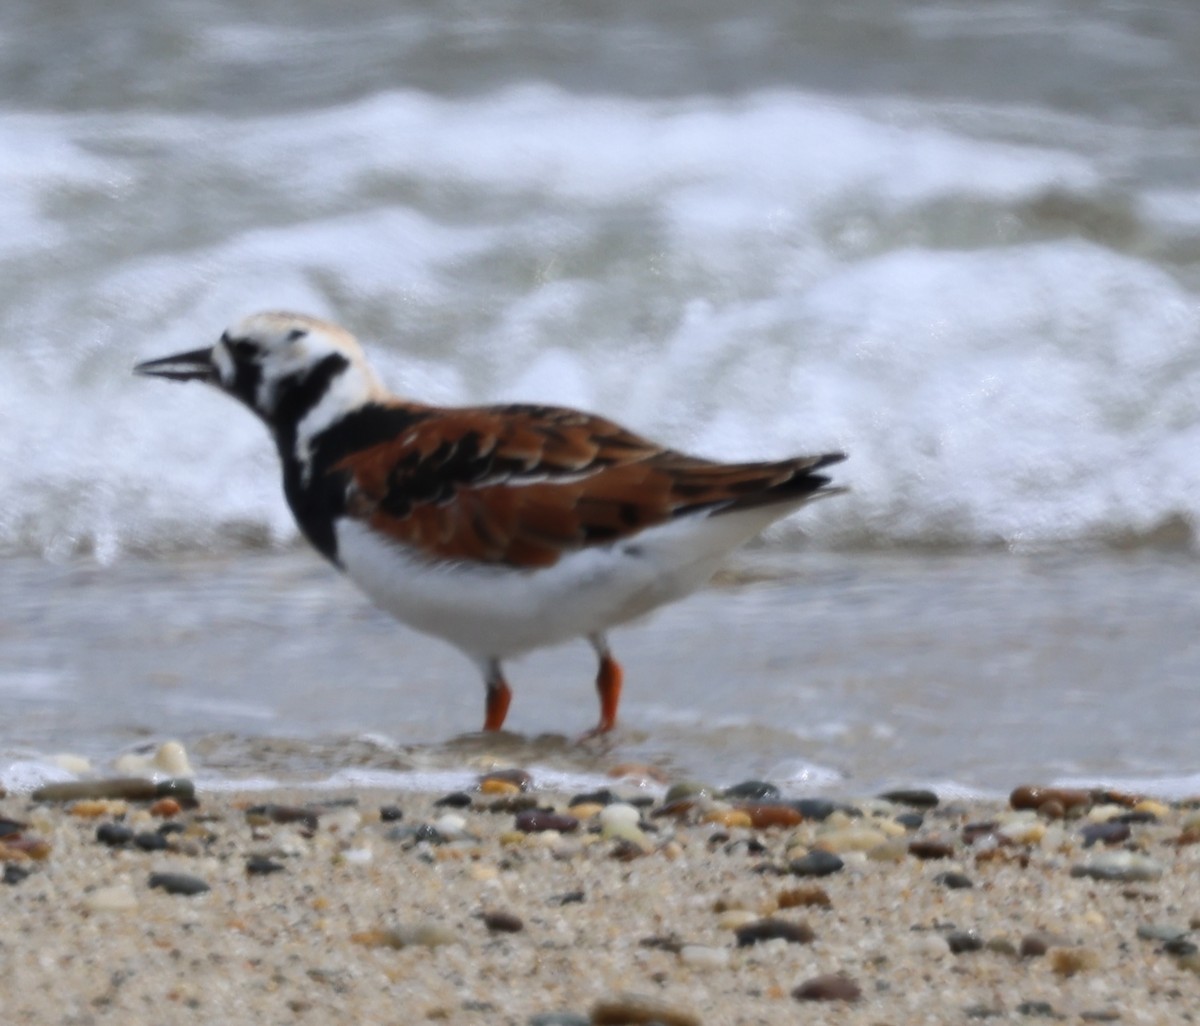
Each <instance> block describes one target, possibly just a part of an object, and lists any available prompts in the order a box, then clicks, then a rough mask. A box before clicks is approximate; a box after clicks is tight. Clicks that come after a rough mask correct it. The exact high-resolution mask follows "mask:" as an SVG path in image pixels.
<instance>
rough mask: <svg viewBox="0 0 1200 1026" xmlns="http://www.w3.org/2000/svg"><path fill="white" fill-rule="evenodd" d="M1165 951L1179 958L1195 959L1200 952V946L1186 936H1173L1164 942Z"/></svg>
mask: <svg viewBox="0 0 1200 1026" xmlns="http://www.w3.org/2000/svg"><path fill="white" fill-rule="evenodd" d="M1163 951H1165V952H1166V953H1167V954H1168V955H1174V956H1175V957H1176V958H1179V959H1194V958H1195V956H1196V954H1197V953H1200V946H1198V945H1197V944H1196V943H1195V942H1194V941H1190V940H1188V939H1187V938H1186V937H1172V938H1171V939H1170V940H1169V941H1167V942H1166V943H1165V944H1163Z"/></svg>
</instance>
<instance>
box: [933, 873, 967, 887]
mask: <svg viewBox="0 0 1200 1026" xmlns="http://www.w3.org/2000/svg"><path fill="white" fill-rule="evenodd" d="M933 882H934V883H938V884H941V885H942V886H943V887H949V888H950V890H952V891H962V890H967V889H969V888H971V887H974V886H975V884H974V882H972V880H971V878H970V877H969V876H967V875H966V874H965V873H938V875H937V876H935V877H934V878H933Z"/></svg>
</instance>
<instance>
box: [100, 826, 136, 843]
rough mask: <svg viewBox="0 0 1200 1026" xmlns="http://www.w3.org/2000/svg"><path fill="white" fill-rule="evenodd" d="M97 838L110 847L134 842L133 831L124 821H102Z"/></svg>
mask: <svg viewBox="0 0 1200 1026" xmlns="http://www.w3.org/2000/svg"><path fill="white" fill-rule="evenodd" d="M96 840H97V841H99V842H100V843H101V844H107V845H108V846H109V847H110V848H120V847H122V846H123V845H126V844H132V843H133V831H132V830H130V829H129V827H127V826H125V824H123V823H101V824H100V825H99V826H98V827H97V828H96Z"/></svg>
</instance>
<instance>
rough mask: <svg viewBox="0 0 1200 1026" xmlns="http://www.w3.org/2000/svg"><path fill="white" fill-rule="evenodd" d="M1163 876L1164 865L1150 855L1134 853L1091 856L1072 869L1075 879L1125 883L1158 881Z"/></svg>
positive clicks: (1109, 853) (1122, 852)
mask: <svg viewBox="0 0 1200 1026" xmlns="http://www.w3.org/2000/svg"><path fill="white" fill-rule="evenodd" d="M1162 874H1163V866H1162V863H1160V862H1156V861H1155V860H1154V859H1152V858H1150V856H1148V855H1140V854H1138V853H1137V852H1132V851H1106V852H1100V853H1099V854H1096V855H1092V856H1090V857H1089V858H1088V859H1087V860H1086V861H1085V862H1082V863H1080V864H1079V865H1075V866H1072V867H1071V875H1072V876H1074V877H1083V876H1086V877H1090V878H1091V879H1093V880H1120V881H1123V882H1127V883H1128V882H1134V881H1148V880H1157V879H1158V878H1159V877H1161V876H1162Z"/></svg>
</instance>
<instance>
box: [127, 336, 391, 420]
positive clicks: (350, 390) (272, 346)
mask: <svg viewBox="0 0 1200 1026" xmlns="http://www.w3.org/2000/svg"><path fill="white" fill-rule="evenodd" d="M134 371H135V372H136V373H138V374H145V375H147V376H149V377H157V378H167V379H169V380H172V381H204V382H207V383H208V384H210V385H215V386H216V387H217V388H219V389H221V391H223V392H227V393H228V394H229V395H231V396H233V397H234V398H236V399H240V400H241V401H242V402H243V403H245V404H246V405H247V406H248V407H249V408H250V409H251V410H253V411H254V412H255V413H257V414H258V415H259V416H260V417H261V418H262V419H263V420H264V421H266V422H267V424H268V425H269V426H271V427H276V428H278V427H284V426H291V427H296V426H298V425H299V424H300V423H301V422H302V421H304V420H305V419H306V418H308V417H310V416H313V415H314V414H316V413H317V412H318V410H317V408H318V407H322V411H321V412H322V413H323V418H322V419H333V418H335V417H337V416H339V415H340V414H342V413H345V412H347V411H349V410H351V409H354V408H356V407H359V406H362V405H363V404H365V403H368V402H371V401H372V400H376V399H378V398H380V397H381V396H383V395H384V394H385V393H384V390H383V387H382V386H381V385H380V383H379V381H378V379H377V378H376V377H375V373H374V371H372V370H371V368H370V366H369V365H368V364H367V362H366V358H365V357H364V356H363V352H362V349H361V348H360V346H359V344H358V342H357V341H356V340H355V338H354V336H353V335H351V334H350V333H349V332H347V331H345V330H343V329H342V328H339V327H338V326H337V325H336V324H330V323H329V322H327V321H322V320H319V319H317V318H315V317H306V316H304V315H303V314H293V313H257V314H252V315H251V316H249V317H246V318H243V319H242V320H240V321H238V323H237V324H235V325H233V327H231V328H229V330H227V331H226V332H225V333H224V334H223V335H222V336H221V337H220V339H218V340H217V343H216V344H215V345H213V346H207V347H205V348H202V349H194V350H192V351H190V352H186V353H176V354H175V355H174V356H164V357H161V358H159V359H157V360H147V361H145V362H144V363H139V364H138V365H137V366H136V367H134Z"/></svg>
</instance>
